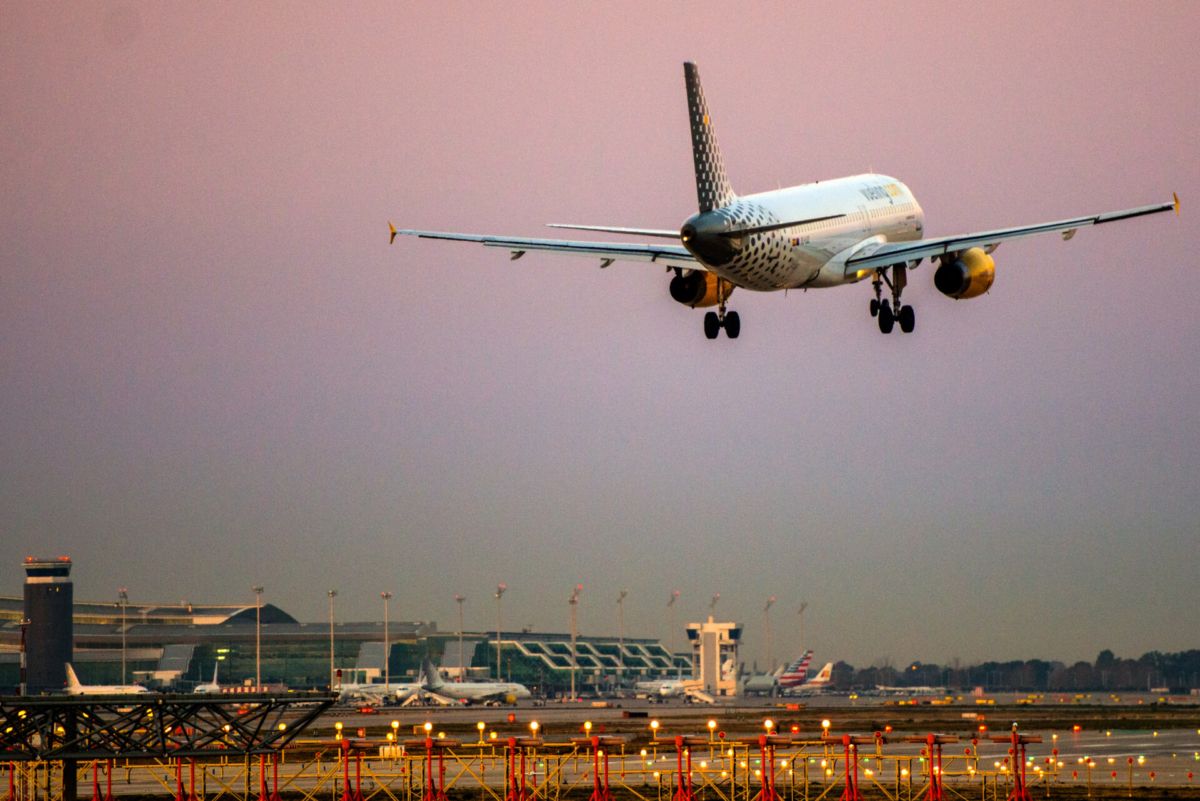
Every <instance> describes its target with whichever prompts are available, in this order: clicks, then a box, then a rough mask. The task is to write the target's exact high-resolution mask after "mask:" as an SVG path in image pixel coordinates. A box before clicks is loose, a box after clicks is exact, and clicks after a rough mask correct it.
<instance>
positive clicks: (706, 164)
mask: <svg viewBox="0 0 1200 801" xmlns="http://www.w3.org/2000/svg"><path fill="white" fill-rule="evenodd" d="M683 77H684V80H685V81H686V83H687V97H688V116H689V118H690V120H691V124H692V158H693V159H695V162H696V197H697V199H698V200H699V201H700V211H712V210H713V209H717V208H720V207H721V206H724V205H727V204H728V203H730V202H731V201H732V200H733V199H734V198H735V197H737V196H736V195H735V194H733V188H732V187H730V185H729V178H728V177H726V175H725V161H724V160H723V159H722V158H721V149H720V148H719V147H717V137H716V134H714V133H713V127H712V119H711V118H710V117H709V115H708V103H707V102H706V101H705V100H704V90H703V89H702V88H701V87H700V72H699V70H697V69H696V65H695V64H693V63H692V62H690V61H688V62H685V63H684V65H683Z"/></svg>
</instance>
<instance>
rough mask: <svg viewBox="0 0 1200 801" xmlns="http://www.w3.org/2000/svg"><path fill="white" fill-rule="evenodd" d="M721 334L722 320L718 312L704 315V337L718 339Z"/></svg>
mask: <svg viewBox="0 0 1200 801" xmlns="http://www.w3.org/2000/svg"><path fill="white" fill-rule="evenodd" d="M719 333H721V320H720V318H718V317H717V313H716V312H708V313H707V314H705V315H704V336H706V337H708V338H709V339H716V338H717V334H719Z"/></svg>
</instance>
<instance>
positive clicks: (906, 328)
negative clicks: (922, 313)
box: [871, 264, 917, 334]
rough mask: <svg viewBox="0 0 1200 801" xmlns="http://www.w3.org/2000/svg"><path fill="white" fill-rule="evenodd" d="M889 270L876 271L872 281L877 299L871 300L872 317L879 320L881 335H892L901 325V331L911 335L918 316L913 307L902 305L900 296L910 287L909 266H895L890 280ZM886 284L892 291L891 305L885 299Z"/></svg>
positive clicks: (884, 268)
mask: <svg viewBox="0 0 1200 801" xmlns="http://www.w3.org/2000/svg"><path fill="white" fill-rule="evenodd" d="M887 270H888V268H887V267H881V268H880V269H878V270H876V271H875V278H874V280H872V281H871V286H872V287H873V288H874V290H875V297H874V298H872V299H871V316H872V317H875V318H877V319H878V320H879V331H880V333H883V334H890V333H892V328H893V327H894V326H895V324H896V323H900V330H901V331H903V332H904V333H906V334H911V333H912V331H913V329H914V328H915V327H916V325H917V315H916V313H915V312H914V311H913V307H912V306H905V305H903V304H901V303H900V295H901V293H903V292H904V287H905V286H907V285H908V266H907V265H904V264H897V265H895V266H893V267H892V268H891V270H892V276H891V278H890V279H889V278H888V274H887ZM885 283H886V284H887V285H888V288H889V289H891V290H892V299H891V302H890V303H889V302H888V300H887V298H884V297H883V285H884V284H885Z"/></svg>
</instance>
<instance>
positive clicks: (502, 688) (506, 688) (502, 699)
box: [421, 659, 533, 704]
mask: <svg viewBox="0 0 1200 801" xmlns="http://www.w3.org/2000/svg"><path fill="white" fill-rule="evenodd" d="M421 670H422V672H423V673H424V675H425V683H424V684H423V685H422V686H421V690H422V691H423V692H425V693H428V694H429V695H430V697H431V698H432V699H433V700H434V701H436V702H438V703H442V704H452V703H459V704H484V703H508V704H514V703H516V702H517V699H518V698H530V697H531V696H532V695H533V694H532V693H530V692H529V688H528V687H526V686H525V685H524V684H518V683H517V682H514V681H456V682H454V683H450V682H447V681H446V680H445V679H443V678H442V674H441V673H440V672H438V669H437V668H436V667H434V664H433V662H432V661H430V660H429V659H426V660H424V662H423V663H422V666H421Z"/></svg>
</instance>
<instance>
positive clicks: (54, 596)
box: [25, 556, 75, 695]
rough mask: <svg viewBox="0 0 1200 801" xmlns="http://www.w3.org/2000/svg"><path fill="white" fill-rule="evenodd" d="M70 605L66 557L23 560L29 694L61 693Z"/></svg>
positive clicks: (72, 597) (68, 648)
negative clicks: (54, 691) (55, 691)
mask: <svg viewBox="0 0 1200 801" xmlns="http://www.w3.org/2000/svg"><path fill="white" fill-rule="evenodd" d="M74 603H75V587H74V585H73V584H72V583H71V560H70V558H69V557H66V556H59V557H57V558H55V559H35V558H34V557H32V556H29V557H26V558H25V620H27V621H28V628H27V630H26V634H25V664H26V676H25V682H26V684H27V687H26V692H27V693H29V694H30V695H37V694H39V693H43V692H47V691H51V690H61V689H62V688H63V687H64V686H65V685H66V683H67V667H66V665H67V663H68V662H70V661H71V660H72V651H71V649H72V647H73V642H74V634H75V631H74V627H73V626H74V623H73V620H72V617H71V614H72V612H73V611H74Z"/></svg>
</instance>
